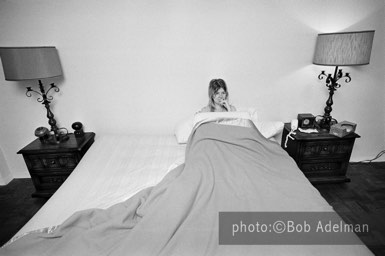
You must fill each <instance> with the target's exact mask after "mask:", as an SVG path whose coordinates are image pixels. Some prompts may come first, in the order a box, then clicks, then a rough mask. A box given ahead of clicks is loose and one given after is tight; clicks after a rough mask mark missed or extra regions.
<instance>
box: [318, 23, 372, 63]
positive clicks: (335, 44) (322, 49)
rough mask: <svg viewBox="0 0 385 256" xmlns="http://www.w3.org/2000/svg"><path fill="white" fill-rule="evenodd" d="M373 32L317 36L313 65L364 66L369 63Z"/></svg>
mask: <svg viewBox="0 0 385 256" xmlns="http://www.w3.org/2000/svg"><path fill="white" fill-rule="evenodd" d="M373 37H374V30H370V31H355V32H341V33H326V34H318V37H317V43H316V47H315V53H314V59H313V64H316V65H324V66H354V65H366V64H369V62H370V53H371V51H372V44H373Z"/></svg>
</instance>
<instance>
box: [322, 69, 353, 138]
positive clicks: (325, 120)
mask: <svg viewBox="0 0 385 256" xmlns="http://www.w3.org/2000/svg"><path fill="white" fill-rule="evenodd" d="M324 77H326V87H328V88H329V98H328V100H327V101H326V107H325V108H324V111H325V113H324V115H323V117H322V119H321V120H320V121H319V127H320V128H321V129H322V130H326V131H329V130H330V126H332V125H333V124H334V123H336V122H337V121H336V120H335V119H333V118H332V116H331V115H330V113H331V112H332V105H333V95H334V92H335V91H336V90H337V88H340V87H341V84H339V83H338V80H340V79H341V78H343V77H346V79H345V83H349V82H350V81H351V80H352V79H351V77H350V74H349V73H345V74H343V73H342V69H338V66H336V68H335V70H334V75H333V77H332V75H331V74H328V75H326V74H325V71H321V74H319V76H318V79H320V80H322V79H323V78H324Z"/></svg>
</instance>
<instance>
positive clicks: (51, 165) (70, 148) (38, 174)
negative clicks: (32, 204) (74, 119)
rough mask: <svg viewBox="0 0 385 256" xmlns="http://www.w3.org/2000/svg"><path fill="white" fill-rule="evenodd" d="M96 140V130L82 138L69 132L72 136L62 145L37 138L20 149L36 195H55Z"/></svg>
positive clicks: (34, 195)
mask: <svg viewBox="0 0 385 256" xmlns="http://www.w3.org/2000/svg"><path fill="white" fill-rule="evenodd" d="M94 139H95V133H93V132H89V133H85V134H84V136H83V137H81V138H76V137H75V136H74V134H69V139H68V140H67V141H65V142H62V143H60V144H45V143H42V142H41V141H40V140H39V139H36V140H34V141H33V142H31V143H30V144H28V145H27V146H26V147H24V148H23V149H21V150H20V151H19V152H17V153H18V154H22V155H23V158H24V161H25V163H26V165H27V168H28V171H29V173H30V175H31V178H32V181H33V184H34V186H35V188H36V192H35V193H33V194H32V196H33V197H50V196H52V195H53V193H55V191H56V190H57V189H58V188H59V187H60V186H61V184H63V182H64V181H65V180H66V179H67V177H68V176H69V175H70V174H71V172H72V171H73V170H74V169H75V167H76V166H77V164H78V163H79V162H80V160H81V159H82V157H83V156H84V154H85V153H86V152H87V150H88V149H89V148H90V147H91V145H92V143H93V142H94Z"/></svg>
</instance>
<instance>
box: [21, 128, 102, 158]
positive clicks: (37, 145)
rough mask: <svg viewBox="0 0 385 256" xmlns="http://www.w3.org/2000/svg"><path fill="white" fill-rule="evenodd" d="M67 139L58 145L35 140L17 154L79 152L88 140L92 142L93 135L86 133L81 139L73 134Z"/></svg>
mask: <svg viewBox="0 0 385 256" xmlns="http://www.w3.org/2000/svg"><path fill="white" fill-rule="evenodd" d="M68 136H69V139H68V140H67V141H64V142H61V143H59V144H49V143H42V142H41V141H40V139H35V140H34V141H32V142H31V143H30V144H28V145H27V146H25V147H24V148H22V149H21V150H19V152H17V153H18V154H30V153H34V152H37V151H38V152H39V153H60V152H71V151H80V150H81V149H82V148H83V147H84V145H86V144H87V143H88V142H89V141H90V140H93V139H94V137H95V133H93V132H86V133H85V134H84V136H83V137H80V138H76V137H75V135H74V134H73V133H70V134H68Z"/></svg>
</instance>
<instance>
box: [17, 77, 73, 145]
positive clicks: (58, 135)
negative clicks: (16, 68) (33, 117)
mask: <svg viewBox="0 0 385 256" xmlns="http://www.w3.org/2000/svg"><path fill="white" fill-rule="evenodd" d="M39 89H40V92H38V91H35V90H33V89H32V88H31V87H27V92H26V93H25V94H26V95H27V96H28V97H31V96H32V94H31V92H34V93H36V94H39V95H40V96H41V97H42V98H38V99H37V101H38V102H40V103H42V104H43V105H44V107H45V108H46V109H47V118H48V124H49V125H50V126H51V132H52V133H53V134H50V135H49V136H48V138H47V139H45V140H44V141H45V142H48V143H50V144H59V143H61V142H64V141H67V140H68V139H69V137H68V130H67V129H66V128H64V127H62V128H58V127H57V125H56V120H55V118H54V114H53V113H52V111H51V108H50V106H49V104H50V103H51V101H50V100H53V97H52V96H48V93H49V91H50V90H51V89H54V91H55V92H59V91H60V90H59V88H58V87H57V86H56V85H55V84H54V83H52V84H51V87H50V88H49V89H48V91H47V92H45V89H44V86H43V83H42V82H41V80H39ZM61 130H65V131H61Z"/></svg>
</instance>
